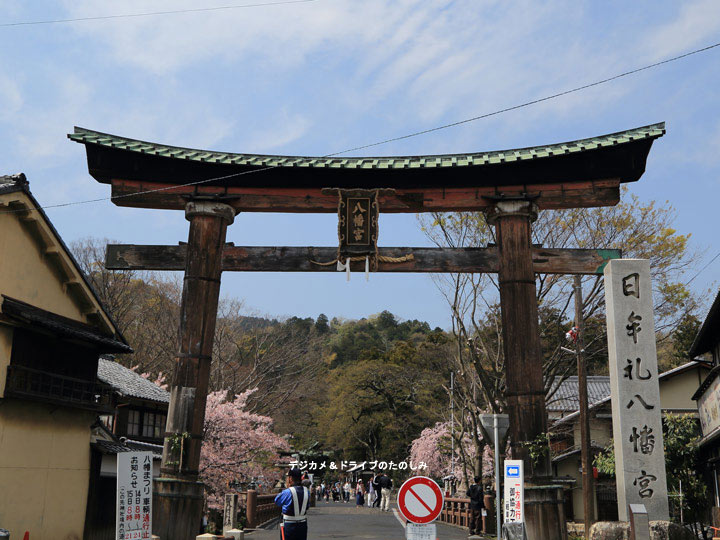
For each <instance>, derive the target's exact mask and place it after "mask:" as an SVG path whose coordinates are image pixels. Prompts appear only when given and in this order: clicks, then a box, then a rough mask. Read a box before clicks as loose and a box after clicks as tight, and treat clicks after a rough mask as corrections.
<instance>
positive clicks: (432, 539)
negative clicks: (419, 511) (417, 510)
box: [405, 523, 437, 540]
mask: <svg viewBox="0 0 720 540" xmlns="http://www.w3.org/2000/svg"><path fill="white" fill-rule="evenodd" d="M405 540H437V527H436V526H435V524H434V523H427V524H425V525H421V524H418V523H408V524H407V525H406V526H405Z"/></svg>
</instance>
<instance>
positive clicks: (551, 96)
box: [330, 43, 720, 156]
mask: <svg viewBox="0 0 720 540" xmlns="http://www.w3.org/2000/svg"><path fill="white" fill-rule="evenodd" d="M715 47H720V43H714V44H712V45H708V46H707V47H703V48H702V49H696V50H694V51H690V52H687V53H685V54H681V55H679V56H675V57H673V58H668V59H667V60H662V61H660V62H655V63H654V64H648V65H647V66H643V67H640V68H637V69H633V70H630V71H625V72H624V73H620V74H618V75H614V76H613V77H608V78H607V79H602V80H600V81H595V82H592V83H590V84H585V85H583V86H577V87H575V88H572V89H570V90H565V91H563V92H558V93H557V94H552V95H550V96H545V97H542V98H539V99H534V100H532V101H526V102H525V103H521V104H520V105H513V106H512V107H506V108H504V109H500V110H498V111H494V112H491V113H486V114H481V115H480V116H473V117H472V118H466V119H465V120H458V121H457V122H452V123H450V124H445V125H442V126H438V127H434V128H430V129H423V130H421V131H416V132H414V133H410V134H408V135H401V136H399V137H393V138H390V139H385V140H382V141H379V142H375V143H370V144H365V145H363V146H356V147H355V148H350V149H348V150H343V151H342V152H338V153H337V154H344V153H345V152H354V151H356V150H363V149H365V148H371V147H373V146H379V145H381V144H387V143H390V142H395V141H402V140H404V139H409V138H411V137H417V136H418V135H426V134H428V133H433V132H435V131H440V130H442V129H447V128H451V127H456V126H460V125H462V124H467V123H469V122H475V121H476V120H482V119H483V118H489V117H491V116H496V115H498V114H502V113H506V112H510V111H515V110H517V109H522V108H523V107H529V106H530V105H535V104H537V103H542V102H543V101H549V100H551V99H555V98H559V97H561V96H566V95H568V94H572V93H574V92H579V91H581V90H586V89H588V88H592V87H593V86H600V85H601V84H605V83H609V82H611V81H615V80H617V79H621V78H623V77H627V76H629V75H634V74H635V73H639V72H641V71H645V70H647V69H652V68H654V67H658V66H662V65H663V64H669V63H670V62H675V61H676V60H680V59H682V58H687V57H688V56H692V55H693V54H698V53H701V52H705V51H709V50H710V49H714V48H715ZM337 154H330V155H331V156H335V155H337Z"/></svg>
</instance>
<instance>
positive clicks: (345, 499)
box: [343, 480, 352, 503]
mask: <svg viewBox="0 0 720 540" xmlns="http://www.w3.org/2000/svg"><path fill="white" fill-rule="evenodd" d="M351 488H352V486H351V485H350V480H345V483H344V484H343V502H344V503H349V502H350V489H351Z"/></svg>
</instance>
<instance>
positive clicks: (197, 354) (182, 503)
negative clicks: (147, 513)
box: [153, 201, 235, 539]
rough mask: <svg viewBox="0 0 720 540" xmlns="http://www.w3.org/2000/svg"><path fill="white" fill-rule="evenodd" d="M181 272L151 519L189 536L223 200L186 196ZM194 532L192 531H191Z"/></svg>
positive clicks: (231, 215)
mask: <svg viewBox="0 0 720 540" xmlns="http://www.w3.org/2000/svg"><path fill="white" fill-rule="evenodd" d="M185 217H186V218H187V220H188V221H189V222H190V232H189V234H188V243H187V256H186V258H185V277H184V280H183V292H182V301H181V305H180V330H179V333H178V337H179V339H178V341H179V343H178V353H177V363H176V365H175V371H174V373H173V377H172V379H171V383H170V408H169V410H168V416H167V427H166V430H165V431H166V433H165V444H164V446H163V455H162V464H161V467H160V472H161V473H162V476H161V477H160V478H158V479H156V481H155V489H154V491H155V493H154V502H155V504H154V507H153V523H154V524H156V525H155V531H154V532H156V533H159V535H160V537H161V538H178V539H182V538H188V537H189V536H188V531H192V532H193V533H197V532H198V529H199V522H198V520H199V517H200V516H201V515H202V511H203V503H204V487H203V484H202V482H199V481H198V478H199V470H200V450H201V448H202V437H203V426H204V423H205V403H206V400H207V393H208V384H209V381H210V361H211V360H212V350H213V340H214V337H215V322H216V319H217V306H218V300H219V297H220V275H221V273H222V252H223V246H224V245H225V233H226V231H227V227H228V225H230V224H232V222H233V221H234V219H235V210H234V209H233V208H232V207H231V206H228V205H227V204H223V203H216V202H212V201H190V202H188V203H187V205H186V207H185ZM192 537H193V538H194V534H193V536H192Z"/></svg>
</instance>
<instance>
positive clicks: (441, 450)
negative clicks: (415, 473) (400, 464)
mask: <svg viewBox="0 0 720 540" xmlns="http://www.w3.org/2000/svg"><path fill="white" fill-rule="evenodd" d="M453 436H454V438H455V470H454V471H453V470H452V439H451V433H450V422H438V423H436V424H435V425H434V426H432V427H429V428H425V429H424V430H423V431H422V433H420V436H419V437H418V438H417V439H415V440H414V441H413V442H412V444H411V445H410V459H411V460H412V462H413V463H419V462H421V461H423V462H425V464H426V465H427V466H428V468H427V470H426V471H424V473H425V474H427V475H428V476H432V477H435V478H442V477H444V476H447V475H449V474H451V473H452V472H454V474H455V476H456V477H459V478H462V479H463V480H464V481H465V484H466V485H468V484H469V483H471V480H472V478H473V476H474V475H475V468H476V466H477V465H476V464H478V463H479V464H480V465H479V466H480V468H481V471H480V473H481V474H482V475H483V476H492V471H493V453H492V450H491V449H490V446H489V445H487V444H482V445H481V446H480V448H482V452H483V455H482V460H478V458H477V449H478V445H477V444H475V443H474V441H473V440H472V438H471V437H470V436H469V434H468V433H467V432H463V431H461V430H460V429H459V428H458V427H456V428H455V432H454V434H453ZM480 438H481V439H482V436H480Z"/></svg>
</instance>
